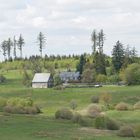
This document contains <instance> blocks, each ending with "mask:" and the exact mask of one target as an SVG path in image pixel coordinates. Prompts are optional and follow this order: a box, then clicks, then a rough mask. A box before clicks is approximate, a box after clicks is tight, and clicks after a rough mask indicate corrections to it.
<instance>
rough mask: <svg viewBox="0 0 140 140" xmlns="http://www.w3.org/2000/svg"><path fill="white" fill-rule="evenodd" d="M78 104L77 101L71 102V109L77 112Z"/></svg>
mask: <svg viewBox="0 0 140 140" xmlns="http://www.w3.org/2000/svg"><path fill="white" fill-rule="evenodd" d="M77 106H78V105H77V102H76V101H75V100H72V101H71V102H70V108H71V109H73V110H75V109H76V108H77Z"/></svg>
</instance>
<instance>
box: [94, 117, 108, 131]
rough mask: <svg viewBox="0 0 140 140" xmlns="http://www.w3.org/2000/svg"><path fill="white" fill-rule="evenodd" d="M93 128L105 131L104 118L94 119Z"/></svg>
mask: <svg viewBox="0 0 140 140" xmlns="http://www.w3.org/2000/svg"><path fill="white" fill-rule="evenodd" d="M95 127H96V128H98V129H105V128H106V117H105V116H98V117H97V118H96V119H95Z"/></svg>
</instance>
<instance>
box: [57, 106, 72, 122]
mask: <svg viewBox="0 0 140 140" xmlns="http://www.w3.org/2000/svg"><path fill="white" fill-rule="evenodd" d="M55 118H56V119H66V120H71V119H72V118H73V113H72V111H70V110H69V109H67V108H63V109H60V110H58V111H56V113H55Z"/></svg>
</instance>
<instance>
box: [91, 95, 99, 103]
mask: <svg viewBox="0 0 140 140" xmlns="http://www.w3.org/2000/svg"><path fill="white" fill-rule="evenodd" d="M91 102H92V103H99V96H95V95H94V96H92V97H91Z"/></svg>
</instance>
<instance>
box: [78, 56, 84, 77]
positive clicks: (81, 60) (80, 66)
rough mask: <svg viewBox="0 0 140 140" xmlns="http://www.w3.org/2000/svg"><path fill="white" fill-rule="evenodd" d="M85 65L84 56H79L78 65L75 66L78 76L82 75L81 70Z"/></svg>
mask: <svg viewBox="0 0 140 140" xmlns="http://www.w3.org/2000/svg"><path fill="white" fill-rule="evenodd" d="M85 64H86V56H85V55H81V56H80V61H79V64H78V65H77V71H79V72H80V74H82V73H83V69H84V65H85Z"/></svg>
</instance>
